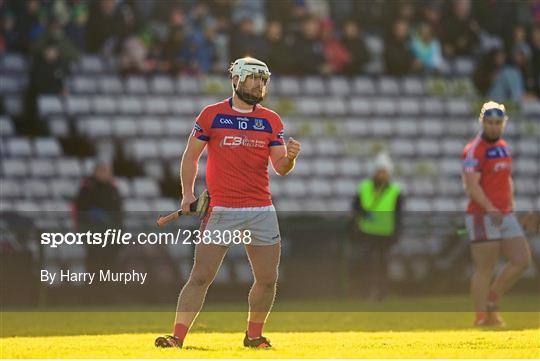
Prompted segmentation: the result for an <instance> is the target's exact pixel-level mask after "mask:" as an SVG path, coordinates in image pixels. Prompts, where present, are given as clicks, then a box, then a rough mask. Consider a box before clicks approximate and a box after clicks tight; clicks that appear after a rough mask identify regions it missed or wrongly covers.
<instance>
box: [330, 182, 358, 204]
mask: <svg viewBox="0 0 540 361" xmlns="http://www.w3.org/2000/svg"><path fill="white" fill-rule="evenodd" d="M333 187H334V193H335V194H337V195H340V196H348V197H349V198H350V199H352V198H353V197H354V196H355V195H356V194H357V193H358V181H356V180H354V179H353V178H338V179H335V180H334V182H333ZM349 204H350V202H349Z"/></svg>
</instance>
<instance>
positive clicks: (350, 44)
mask: <svg viewBox="0 0 540 361" xmlns="http://www.w3.org/2000/svg"><path fill="white" fill-rule="evenodd" d="M343 45H344V46H345V49H347V51H348V53H349V55H350V57H351V60H350V62H349V63H348V64H347V65H346V67H345V68H344V73H345V74H348V75H354V74H361V73H363V72H364V68H365V66H366V64H368V63H369V61H370V60H371V54H370V53H369V50H368V48H367V45H366V42H365V41H364V38H363V37H362V33H361V31H360V29H359V27H358V25H357V23H356V22H355V21H353V20H347V21H346V22H345V23H344V25H343Z"/></svg>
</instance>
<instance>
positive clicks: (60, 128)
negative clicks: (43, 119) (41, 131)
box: [48, 117, 69, 138]
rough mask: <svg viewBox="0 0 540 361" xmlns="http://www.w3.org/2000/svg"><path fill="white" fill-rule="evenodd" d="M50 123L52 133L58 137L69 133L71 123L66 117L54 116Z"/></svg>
mask: <svg viewBox="0 0 540 361" xmlns="http://www.w3.org/2000/svg"><path fill="white" fill-rule="evenodd" d="M48 123H49V130H50V131H51V135H54V136H55V137H57V138H61V137H65V136H67V135H68V134H69V124H68V122H67V121H66V119H64V118H61V117H54V118H51V119H49V121H48Z"/></svg>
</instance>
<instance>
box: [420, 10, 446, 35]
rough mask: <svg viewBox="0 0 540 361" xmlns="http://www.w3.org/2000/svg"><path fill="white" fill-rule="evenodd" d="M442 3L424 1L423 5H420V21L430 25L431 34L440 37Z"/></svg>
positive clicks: (441, 30) (441, 31) (441, 29)
mask: <svg viewBox="0 0 540 361" xmlns="http://www.w3.org/2000/svg"><path fill="white" fill-rule="evenodd" d="M442 6H443V4H442V2H441V1H435V0H431V1H426V2H425V3H424V5H422V6H421V7H420V9H421V15H420V22H425V23H427V24H429V26H431V29H432V31H433V35H434V36H435V37H436V38H438V39H440V38H441V35H442V33H443V26H442V24H441V8H442Z"/></svg>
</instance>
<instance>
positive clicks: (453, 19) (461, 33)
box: [442, 0, 480, 57]
mask: <svg viewBox="0 0 540 361" xmlns="http://www.w3.org/2000/svg"><path fill="white" fill-rule="evenodd" d="M443 23H444V25H445V26H444V31H443V34H442V42H443V51H444V54H445V55H446V56H450V57H453V56H471V55H473V53H474V51H475V49H476V48H477V45H478V40H479V37H478V33H479V31H480V28H479V26H478V24H477V23H476V21H474V19H472V16H471V9H470V3H469V2H468V1H466V0H457V1H454V2H453V3H452V11H451V12H450V13H449V14H448V15H447V16H445V17H444V18H443Z"/></svg>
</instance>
